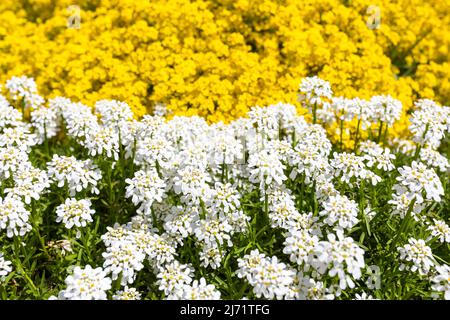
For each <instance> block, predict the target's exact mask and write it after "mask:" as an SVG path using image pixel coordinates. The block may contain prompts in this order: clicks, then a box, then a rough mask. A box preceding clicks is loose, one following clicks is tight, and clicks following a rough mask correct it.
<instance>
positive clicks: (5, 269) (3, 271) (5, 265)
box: [0, 252, 12, 282]
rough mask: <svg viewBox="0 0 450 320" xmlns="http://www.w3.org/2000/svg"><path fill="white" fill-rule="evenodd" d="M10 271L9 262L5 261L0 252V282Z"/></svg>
mask: <svg viewBox="0 0 450 320" xmlns="http://www.w3.org/2000/svg"><path fill="white" fill-rule="evenodd" d="M11 271H12V266H11V261H8V260H6V259H5V258H4V257H3V253H1V252H0V282H1V278H2V277H6V276H7V275H8V274H9V273H10V272H11Z"/></svg>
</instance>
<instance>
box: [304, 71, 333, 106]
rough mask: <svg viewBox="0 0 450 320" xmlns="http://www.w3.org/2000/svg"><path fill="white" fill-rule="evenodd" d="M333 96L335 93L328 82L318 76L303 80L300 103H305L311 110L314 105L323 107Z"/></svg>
mask: <svg viewBox="0 0 450 320" xmlns="http://www.w3.org/2000/svg"><path fill="white" fill-rule="evenodd" d="M332 95H333V92H332V91H331V86H330V83H329V82H328V81H325V80H322V79H320V78H319V77H317V76H314V77H308V78H303V79H302V82H301V84H300V95H299V101H301V102H304V103H305V104H306V106H308V107H309V108H311V106H310V105H312V104H317V105H321V104H322V103H323V102H324V101H326V100H327V99H331V97H332Z"/></svg>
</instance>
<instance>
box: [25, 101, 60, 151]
mask: <svg viewBox="0 0 450 320" xmlns="http://www.w3.org/2000/svg"><path fill="white" fill-rule="evenodd" d="M31 125H32V126H33V127H34V128H35V133H36V134H37V137H38V143H42V142H43V141H44V140H45V139H50V138H52V137H54V136H56V134H57V133H58V130H59V115H58V113H57V110H56V109H54V108H45V107H41V108H38V109H36V110H33V111H32V112H31Z"/></svg>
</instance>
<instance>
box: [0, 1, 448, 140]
mask: <svg viewBox="0 0 450 320" xmlns="http://www.w3.org/2000/svg"><path fill="white" fill-rule="evenodd" d="M72 5H77V6H78V7H79V11H78V10H77V8H76V7H73V6H72ZM78 17H79V18H80V19H78ZM78 22H79V24H78ZM78 27H79V28H78ZM449 48H450V2H448V1H442V0H427V1H423V0H355V1H351V0H347V1H345V0H78V1H76V0H23V1H17V0H2V1H1V2H0V67H1V71H2V72H1V73H0V82H4V81H5V80H6V79H9V78H10V77H11V76H13V75H22V74H24V75H27V76H31V77H34V78H35V79H36V82H37V84H38V87H39V89H40V92H41V93H42V94H43V95H44V96H46V97H47V98H51V97H54V96H58V95H63V96H66V97H69V98H72V99H74V100H80V101H82V102H84V103H86V104H93V103H94V102H95V101H97V100H99V99H105V98H114V99H118V100H123V101H126V102H127V103H128V104H130V105H131V106H132V108H133V110H134V112H135V114H136V115H137V116H140V115H143V114H145V113H147V112H151V111H152V108H153V106H154V105H155V104H156V103H164V104H165V105H166V106H167V107H168V109H169V110H170V111H171V112H172V114H173V115H179V114H183V115H193V114H197V115H200V116H204V117H206V118H207V119H208V121H225V122H227V121H229V120H231V119H233V118H236V117H240V116H243V115H244V114H245V113H246V112H247V111H248V109H249V107H251V106H254V105H261V106H262V105H269V104H273V103H276V102H279V101H283V102H287V103H292V104H296V105H297V106H299V104H298V103H297V101H296V98H297V92H298V85H299V82H300V80H301V79H302V78H303V77H305V76H310V75H318V76H319V77H321V78H322V79H325V80H328V81H329V82H330V83H331V85H332V88H333V91H334V92H335V95H342V96H346V97H349V98H352V97H355V96H358V97H361V98H370V97H371V96H372V95H374V94H391V95H392V96H393V97H395V98H397V99H399V100H401V101H402V102H403V103H404V105H405V107H406V108H409V107H411V106H412V101H413V100H414V99H417V98H419V97H426V98H432V99H435V100H436V101H438V102H440V103H442V104H447V103H448V102H449V101H450V68H449V67H450V53H449ZM402 124H403V125H402ZM405 126H406V117H403V121H400V125H399V126H397V131H399V132H400V131H401V130H403V128H404V127H405Z"/></svg>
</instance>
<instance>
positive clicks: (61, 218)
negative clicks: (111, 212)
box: [56, 198, 95, 229]
mask: <svg viewBox="0 0 450 320" xmlns="http://www.w3.org/2000/svg"><path fill="white" fill-rule="evenodd" d="M94 213H95V210H94V209H92V208H91V201H90V200H88V199H82V200H77V199H73V198H69V199H66V201H65V202H64V203H63V204H61V205H59V206H58V207H57V208H56V215H57V218H56V222H62V223H64V226H65V227H66V228H67V229H71V228H72V227H74V226H75V227H77V228H81V227H85V226H86V225H87V224H88V223H89V222H92V215H93V214H94Z"/></svg>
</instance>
